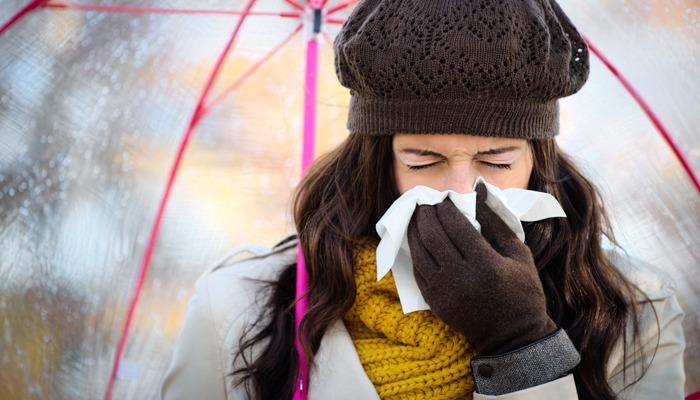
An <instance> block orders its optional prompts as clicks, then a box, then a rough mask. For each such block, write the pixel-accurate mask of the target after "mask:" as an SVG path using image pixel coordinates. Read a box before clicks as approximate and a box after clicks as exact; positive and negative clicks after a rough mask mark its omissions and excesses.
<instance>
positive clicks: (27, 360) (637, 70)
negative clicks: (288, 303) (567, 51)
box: [0, 0, 700, 400]
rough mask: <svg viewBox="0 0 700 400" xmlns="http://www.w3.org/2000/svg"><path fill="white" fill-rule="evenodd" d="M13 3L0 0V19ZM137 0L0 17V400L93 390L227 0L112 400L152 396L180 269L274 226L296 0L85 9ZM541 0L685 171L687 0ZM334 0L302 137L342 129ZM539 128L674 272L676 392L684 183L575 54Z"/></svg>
mask: <svg viewBox="0 0 700 400" xmlns="http://www.w3.org/2000/svg"><path fill="white" fill-rule="evenodd" d="M30 3H31V2H30V1H27V0H0V26H2V25H3V24H5V23H6V22H7V21H9V20H10V19H11V18H12V17H13V16H15V15H17V13H19V12H20V11H21V10H22V9H23V8H24V7H25V6H27V5H28V4H30ZM136 3H137V2H131V3H129V2H127V1H123V0H113V1H95V0H84V1H80V2H76V1H72V0H70V1H66V2H64V3H62V2H54V1H49V2H44V3H43V6H41V7H38V8H36V9H33V10H32V11H30V12H28V13H27V14H25V15H23V16H22V18H20V19H19V20H18V21H17V22H16V23H14V24H13V25H12V26H10V27H9V28H8V29H7V30H6V31H5V32H3V33H2V34H0V399H1V400H5V399H8V400H9V399H100V398H103V397H104V396H105V393H106V391H107V386H108V383H109V380H110V374H111V370H112V366H113V362H114V357H115V353H116V348H117V344H118V342H119V338H120V335H121V333H122V329H123V326H124V323H125V321H126V318H127V312H128V309H129V304H130V301H131V299H132V296H133V295H134V291H135V287H136V284H137V281H138V279H139V272H140V268H141V264H142V262H143V258H144V253H145V251H146V247H147V243H148V240H149V236H150V234H151V231H152V229H153V223H154V221H155V218H156V213H157V210H158V206H159V203H160V201H161V198H162V196H163V192H164V189H165V187H166V183H167V180H168V176H169V174H170V172H171V169H172V167H173V162H174V159H175V157H176V155H177V152H178V148H179V146H180V144H181V141H182V140H183V136H184V134H185V132H186V131H187V128H188V125H189V124H190V120H191V117H192V113H193V109H194V107H195V105H196V104H197V101H198V99H199V97H200V95H201V93H202V91H203V88H204V86H205V85H206V82H207V80H208V78H209V75H210V74H211V73H212V70H213V68H214V65H215V64H216V62H217V59H218V58H219V56H220V54H221V53H222V51H223V49H224V48H225V46H226V44H227V42H228V41H229V39H230V38H231V35H232V32H233V30H234V28H235V27H236V25H237V24H238V23H239V22H240V20H241V18H242V17H241V16H240V15H237V14H236V12H239V11H242V10H243V9H244V8H245V7H246V6H251V7H252V8H251V12H253V13H256V14H255V15H249V16H247V17H245V20H244V21H243V22H242V23H241V24H240V25H241V29H240V32H239V34H238V35H237V37H236V41H235V43H234V45H233V47H232V50H231V51H230V52H229V54H228V56H227V58H226V59H225V61H224V63H223V66H222V69H221V70H220V73H219V74H218V77H217V79H216V81H215V82H214V86H213V88H212V90H211V92H210V93H209V96H208V97H207V99H208V103H207V104H210V105H212V106H211V107H210V108H209V109H207V113H206V115H204V116H203V117H202V118H201V119H200V120H199V121H198V124H197V125H196V126H195V129H194V131H193V133H192V137H191V140H190V141H189V144H188V146H187V149H186V151H185V153H184V159H183V161H182V164H181V165H180V166H179V169H178V171H177V176H176V179H175V183H174V187H173V190H172V192H171V195H170V198H169V200H168V202H167V207H166V209H165V214H164V217H163V220H162V224H161V228H160V233H159V235H158V239H157V242H156V247H155V252H154V253H153V257H152V259H151V262H150V269H149V270H148V274H147V275H146V277H145V282H144V285H143V288H142V291H141V293H140V296H141V297H140V300H139V302H138V305H137V308H136V311H135V314H134V319H133V322H132V325H131V330H130V332H129V335H128V337H127V341H126V348H125V353H124V357H123V360H122V362H121V368H120V370H119V375H118V379H117V380H116V383H115V386H114V393H113V398H115V399H153V398H156V394H157V388H158V385H159V382H160V379H161V378H162V376H163V374H164V373H165V369H166V368H167V365H168V363H169V359H170V352H171V350H172V348H173V344H174V341H175V339H176V337H177V334H178V330H179V326H180V323H181V322H182V320H183V317H184V313H185V311H186V308H187V302H188V300H189V297H190V296H191V294H192V289H193V284H194V281H195V280H196V278H197V277H198V276H199V275H200V274H201V273H202V272H204V271H205V270H206V269H207V267H208V266H209V265H210V264H211V263H212V262H214V261H215V260H216V259H217V258H219V257H220V256H221V255H222V254H224V253H226V251H227V250H229V249H231V248H233V247H235V246H237V245H241V244H246V243H261V244H264V245H268V246H272V245H274V244H275V243H277V242H278V241H280V240H281V239H283V238H284V237H286V236H287V235H289V234H290V233H292V232H293V227H292V224H291V219H290V213H289V209H290V204H289V202H290V194H291V192H292V190H293V188H294V187H295V185H296V184H297V183H298V181H299V178H300V175H301V170H300V164H301V161H300V157H301V138H302V122H303V94H304V93H303V91H304V73H305V44H306V40H305V36H306V35H305V30H304V29H302V30H301V31H297V29H298V28H299V26H300V19H299V18H298V17H294V16H290V15H287V16H279V15H267V13H288V14H293V13H299V10H297V9H296V8H295V7H294V5H293V4H291V3H294V2H285V1H282V0H258V1H255V0H248V1H236V0H229V1H222V0H199V1H197V2H192V1H185V0H171V1H165V0H144V1H139V2H138V6H141V7H153V8H166V9H171V10H172V9H188V10H190V11H196V10H198V12H196V13H195V12H193V13H165V12H150V13H141V12H137V11H140V10H130V11H131V12H117V11H115V10H106V9H98V8H100V7H102V6H126V5H129V4H130V5H137V4H136ZM345 3H346V2H344V1H334V0H330V1H328V2H327V3H325V4H324V9H325V10H326V12H328V10H330V9H332V8H334V7H337V6H343V5H345ZM352 3H354V2H352V1H351V2H350V4H352ZM559 3H560V4H561V5H562V7H563V8H564V9H565V11H566V12H567V13H568V15H569V16H570V17H571V19H572V20H573V21H574V23H575V24H576V25H577V26H578V27H579V29H580V30H581V32H582V33H583V34H584V35H586V36H587V38H588V39H589V40H590V41H591V43H593V44H594V45H595V46H596V47H597V48H598V49H600V51H601V52H602V53H603V54H605V55H606V56H607V58H608V59H609V60H610V61H611V62H612V63H613V64H614V65H615V67H617V68H618V70H619V71H620V72H621V73H622V74H624V75H625V76H626V77H627V78H628V79H629V80H630V82H632V84H633V85H634V87H635V88H636V89H637V90H638V91H639V93H640V94H641V95H642V97H644V98H645V99H646V100H647V102H648V103H649V105H650V106H651V108H652V109H653V110H654V112H655V113H656V115H657V116H658V117H659V119H660V120H661V121H662V122H663V123H664V124H665V126H666V127H667V128H668V131H669V132H670V133H671V135H673V137H674V139H675V140H676V142H677V143H678V144H679V148H680V150H681V151H682V153H683V154H684V155H685V157H686V158H687V161H688V163H689V165H690V167H691V168H692V169H694V170H695V171H696V174H697V173H698V171H700V141H699V140H698V139H699V138H700V113H698V111H697V110H698V106H699V105H700V80H699V79H698V73H697V71H698V67H697V66H698V62H699V61H700V1H698V0H675V1H662V0H634V1H633V0H589V1H586V2H580V1H578V2H577V1H573V0H561V1H560V2H559ZM301 4H302V5H305V2H301ZM82 6H88V7H89V8H91V9H83V8H81V7H82ZM212 10H217V12H210V11H212ZM350 10H352V5H350V7H346V8H343V9H342V10H340V11H338V12H335V13H333V14H332V15H329V16H327V18H326V23H324V25H323V31H324V34H323V35H322V36H321V38H320V42H319V43H320V55H319V63H320V64H319V74H318V85H319V89H318V99H317V104H316V105H317V139H316V141H317V142H316V144H317V154H320V153H323V152H326V151H328V150H329V149H331V148H333V147H334V146H335V145H337V144H338V143H340V142H341V141H342V140H343V139H344V137H345V136H346V135H347V130H346V128H345V117H346V112H347V102H348V99H349V96H348V93H347V91H346V90H345V89H344V88H342V87H340V85H339V84H338V83H337V81H336V78H335V73H334V70H333V55H332V49H331V46H330V41H331V40H332V37H333V36H334V35H335V33H336V32H337V30H338V29H339V24H338V23H336V22H339V21H341V20H342V19H343V18H345V17H346V16H347V14H348V12H349V11H350ZM152 11H155V10H152ZM226 12H229V13H228V14H226ZM301 14H305V13H303V12H302V13H301ZM295 32H296V33H295ZM287 40H288V42H286V41H287ZM282 43H286V44H284V45H283V46H282V47H279V50H278V51H275V49H277V48H278V46H279V45H280V44H282ZM273 51H274V54H272V55H271V56H270V57H269V59H268V60H267V61H265V62H264V63H263V64H262V65H261V66H260V67H259V68H258V69H256V70H255V71H254V72H253V73H252V74H251V75H250V76H249V77H248V78H247V79H245V80H240V78H241V76H242V75H244V74H246V71H250V70H251V68H253V69H254V68H257V67H256V63H258V62H259V61H260V60H261V59H263V58H266V57H267V56H268V55H270V53H271V52H273ZM239 83H240V85H238V84H239ZM232 85H238V86H235V90H232V88H233V87H232ZM559 141H560V143H561V145H562V146H563V147H564V148H565V149H566V150H568V151H569V152H570V153H571V154H572V155H573V156H574V158H575V159H576V160H578V161H579V162H580V164H581V165H582V166H583V168H584V170H585V171H586V172H588V174H589V175H590V176H591V177H592V179H593V180H594V181H595V182H596V183H597V184H598V185H599V187H600V188H601V190H602V191H603V193H604V195H605V200H606V205H607V207H608V209H609V211H610V213H611V216H612V219H613V224H614V227H615V229H616V233H617V239H618V241H619V242H620V243H621V244H622V245H623V247H624V248H625V249H626V250H627V251H628V252H629V253H630V254H632V255H633V256H636V257H639V258H642V259H645V260H648V261H649V262H651V263H653V264H656V265H657V266H659V267H660V268H662V269H663V270H665V271H666V272H667V273H668V274H669V275H671V276H672V277H673V278H674V280H675V281H676V284H677V285H678V289H679V298H680V301H681V303H682V306H683V307H684V309H685V311H686V320H685V331H686V336H687V341H688V348H687V351H686V368H687V371H686V373H687V378H688V379H687V384H686V391H687V392H693V391H697V390H700V280H699V279H697V275H698V273H699V272H700V245H699V244H700V239H699V238H700V193H699V192H698V190H697V189H696V187H695V186H694V184H693V182H692V180H691V179H690V178H689V176H688V174H687V172H686V171H685V170H684V169H683V167H682V165H681V163H680V162H679V160H678V158H677V157H676V156H675V155H674V153H673V152H672V151H671V149H670V147H669V146H668V144H667V143H666V142H665V141H664V140H663V138H662V137H661V136H660V135H659V133H658V131H657V130H656V129H655V128H654V126H653V125H652V124H651V122H650V121H649V119H648V117H647V116H646V115H645V114H644V113H643V112H642V110H641V109H640V107H639V106H638V105H637V104H636V103H635V101H634V100H633V98H632V97H631V96H630V95H629V93H628V92H627V91H626V90H625V89H624V88H623V87H622V85H621V84H620V82H619V81H618V80H617V79H616V78H615V76H613V75H612V74H611V72H610V71H609V70H608V69H607V68H606V67H605V66H604V65H603V64H602V63H601V62H600V61H599V60H598V59H596V58H595V57H592V71H591V78H590V80H589V83H588V84H587V85H586V86H585V87H584V89H583V90H582V91H581V92H580V93H579V94H577V95H575V96H573V97H571V98H568V99H566V100H564V101H563V102H562V132H561V134H560V136H559Z"/></svg>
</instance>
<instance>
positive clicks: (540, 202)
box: [376, 177, 566, 314]
mask: <svg viewBox="0 0 700 400" xmlns="http://www.w3.org/2000/svg"><path fill="white" fill-rule="evenodd" d="M479 183H483V184H484V185H485V187H486V190H487V192H488V196H487V199H486V202H485V204H486V205H488V206H489V208H490V209H491V210H493V212H494V213H495V214H496V215H498V217H500V218H501V219H502V220H503V222H504V223H505V224H506V225H507V226H508V228H510V229H511V230H512V231H513V232H514V233H515V234H516V236H517V237H518V239H520V240H521V241H524V240H525V233H524V230H523V227H522V223H521V221H526V222H528V221H539V220H542V219H546V218H555V217H566V214H565V213H564V210H563V209H562V208H561V205H560V204H559V203H558V202H557V200H556V199H555V198H554V197H553V196H551V195H550V194H548V193H542V192H536V191H532V190H525V189H505V190H500V189H499V188H497V187H496V186H493V185H491V184H489V183H486V182H485V181H484V180H483V178H481V177H480V178H478V179H477V180H476V182H475V183H474V188H475V189H476V187H477V185H478V184H479ZM446 198H449V199H450V200H451V201H452V203H454V205H455V206H456V207H457V209H458V210H459V211H460V212H461V213H462V214H463V215H464V216H465V217H466V218H467V219H468V220H469V222H471V223H472V225H473V226H474V227H475V228H476V229H477V230H479V228H480V224H479V221H478V220H477V217H476V216H477V212H476V203H477V202H476V200H477V198H476V192H472V193H467V194H460V193H457V192H453V191H445V192H440V191H437V190H434V189H432V188H429V187H426V186H416V187H414V188H413V189H411V190H408V191H407V192H405V193H404V194H403V195H402V196H401V197H399V198H398V199H397V200H396V201H395V202H394V204H392V206H391V207H390V208H389V209H388V210H387V212H386V213H385V214H384V216H382V218H381V219H380V220H379V222H378V223H377V225H376V229H377V233H378V234H379V237H380V242H379V245H378V246H377V280H379V279H381V278H383V277H384V276H385V275H386V273H387V272H389V270H391V271H392V274H393V276H394V280H395V281H396V288H397V290H398V293H399V299H400V301H401V307H402V309H403V312H404V313H406V314H407V313H410V312H413V311H418V310H428V309H429V308H430V307H429V306H428V304H427V303H426V302H425V300H424V298H423V296H422V294H421V292H420V290H419V289H418V286H417V284H416V280H415V278H414V274H413V261H412V259H411V253H410V250H409V245H408V237H407V230H408V225H409V222H410V221H411V217H412V216H413V213H414V211H415V210H416V207H417V206H420V205H436V204H438V203H441V202H442V201H443V200H445V199H446Z"/></svg>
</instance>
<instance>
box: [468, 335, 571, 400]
mask: <svg viewBox="0 0 700 400" xmlns="http://www.w3.org/2000/svg"><path fill="white" fill-rule="evenodd" d="M580 361H581V355H580V354H579V353H578V351H577V350H576V347H574V344H573V343H572V342H571V339H569V336H568V335H567V334H566V332H565V331H564V330H563V329H559V330H557V331H556V332H554V333H553V334H551V335H549V336H547V337H545V338H543V339H540V340H538V341H537V342H535V343H532V344H529V345H527V346H525V347H523V348H520V349H517V350H513V351H511V352H508V353H505V354H501V355H498V356H485V357H475V358H474V359H472V362H471V367H472V374H473V375H474V382H475V383H476V387H477V392H478V393H481V394H486V395H502V394H505V393H512V392H517V391H518V390H523V389H527V388H530V387H533V386H537V385H541V384H544V383H547V382H550V381H553V380H555V379H557V378H559V377H561V376H563V375H565V374H566V373H567V372H569V371H570V370H571V369H573V368H574V367H576V366H577V365H578V363H579V362H580Z"/></svg>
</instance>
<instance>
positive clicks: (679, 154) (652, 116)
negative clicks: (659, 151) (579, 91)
mask: <svg viewBox="0 0 700 400" xmlns="http://www.w3.org/2000/svg"><path fill="white" fill-rule="evenodd" d="M584 39H585V40H586V43H587V44H588V48H589V49H590V50H591V52H592V53H593V54H595V55H596V57H598V59H599V60H600V61H601V62H602V63H603V64H605V66H606V67H607V68H608V69H609V70H610V72H612V74H613V75H615V77H616V78H617V80H618V81H620V83H621V84H622V86H623V87H624V88H625V89H626V90H627V92H628V93H629V94H630V95H631V96H632V98H633V99H634V100H635V101H636V102H637V104H638V105H639V107H641V109H642V111H644V114H646V116H647V117H648V118H649V120H651V123H652V124H654V126H655V127H656V130H657V131H658V132H659V133H660V134H661V136H662V137H663V138H664V140H665V141H666V143H668V145H669V147H671V151H673V153H674V154H675V156H676V158H678V161H680V163H681V165H682V166H683V169H684V170H685V172H686V173H687V174H688V177H689V178H690V180H691V181H692V182H693V184H694V185H695V189H697V191H698V192H700V179H698V176H697V174H696V173H695V171H694V169H693V167H692V166H691V165H690V162H689V161H688V158H687V157H686V156H685V154H684V153H683V151H682V150H681V149H680V147H679V146H678V144H677V143H676V141H675V140H674V139H673V137H672V136H671V134H670V133H669V131H668V129H666V127H665V126H664V124H663V123H662V122H661V120H660V119H659V117H658V116H657V115H656V113H655V112H654V110H652V109H651V107H650V106H649V103H647V102H646V101H645V100H644V98H643V97H642V96H641V95H640V94H639V92H638V91H637V90H636V89H635V88H634V86H632V84H631V83H630V81H629V80H627V78H625V76H624V75H623V74H622V73H621V72H620V71H619V70H618V69H617V68H616V67H615V66H614V65H613V64H612V62H611V61H610V60H609V59H608V58H607V57H605V55H603V53H601V52H600V50H599V49H598V48H597V47H596V46H594V45H593V43H591V41H590V39H588V38H584Z"/></svg>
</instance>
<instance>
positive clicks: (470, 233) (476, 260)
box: [408, 184, 557, 355]
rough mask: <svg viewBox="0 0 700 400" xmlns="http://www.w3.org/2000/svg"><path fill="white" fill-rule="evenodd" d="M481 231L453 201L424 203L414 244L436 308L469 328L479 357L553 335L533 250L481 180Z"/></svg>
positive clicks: (413, 230)
mask: <svg viewBox="0 0 700 400" xmlns="http://www.w3.org/2000/svg"><path fill="white" fill-rule="evenodd" d="M476 191H477V206H476V219H477V221H479V223H480V224H481V234H479V232H478V231H477V230H476V229H475V228H474V227H473V226H472V224H471V223H470V222H469V220H468V219H467V218H466V217H465V216H464V215H462V213H461V212H460V211H459V210H458V209H457V207H456V206H455V205H454V204H453V203H452V201H450V200H449V199H446V200H445V201H443V202H442V203H440V204H438V205H435V206H418V207H417V209H416V212H415V213H414V215H413V217H412V219H411V222H410V224H409V227H408V243H409V246H410V250H411V257H412V258H413V272H414V275H415V278H416V281H417V283H418V287H419V289H420V291H421V293H422V294H423V297H424V298H425V301H426V302H427V303H428V305H430V308H431V310H432V312H433V313H434V314H435V315H436V316H437V317H438V318H440V319H441V320H443V321H444V322H445V323H446V324H447V325H449V326H450V327H452V328H453V329H456V330H457V331H459V332H461V333H462V334H464V335H465V336H466V337H467V339H468V340H469V342H470V343H471V344H472V346H474V348H475V349H476V351H477V352H478V354H479V355H498V354H503V353H506V352H508V351H511V350H515V349H518V348H520V347H523V346H525V345H527V344H529V343H532V342H535V341H537V340H539V339H542V338H544V337H545V336H548V335H550V334H552V333H553V332H554V331H555V330H556V329H557V327H556V325H555V324H554V322H553V321H552V319H551V318H550V317H549V316H548V315H547V304H546V299H545V295H544V291H543V290H542V283H541V282H540V278H539V276H538V274H537V268H536V267H535V263H534V260H533V259H532V253H531V252H530V249H529V248H528V247H527V246H526V245H525V244H524V243H522V242H521V241H520V240H519V239H518V238H517V236H516V235H515V233H513V231H512V230H510V228H508V226H507V225H506V224H505V222H503V220H502V219H501V218H500V217H498V215H496V214H495V213H494V212H493V211H492V210H491V209H490V208H489V207H488V206H487V205H486V204H485V201H486V196H487V191H486V187H485V186H484V185H483V184H479V185H478V186H477V189H476Z"/></svg>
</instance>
